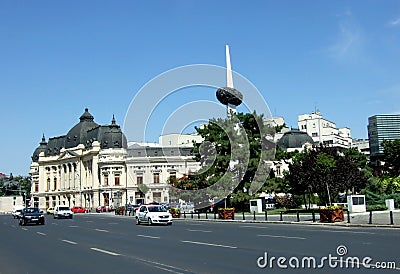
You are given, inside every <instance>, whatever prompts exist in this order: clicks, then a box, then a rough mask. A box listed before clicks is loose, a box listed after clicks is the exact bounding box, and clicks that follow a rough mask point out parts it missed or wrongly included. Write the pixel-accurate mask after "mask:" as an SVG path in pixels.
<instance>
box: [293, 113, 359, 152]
mask: <svg viewBox="0 0 400 274" xmlns="http://www.w3.org/2000/svg"><path fill="white" fill-rule="evenodd" d="M297 124H298V127H299V130H300V131H304V132H307V134H308V135H310V136H311V137H312V138H313V140H314V142H315V143H316V144H324V145H327V146H333V147H342V148H350V147H351V145H352V139H351V134H350V129H349V128H347V127H343V128H337V127H336V124H335V123H334V122H331V121H329V120H327V119H324V118H323V117H322V115H321V112H320V111H319V110H317V111H316V112H313V113H311V114H302V115H299V116H298V121H297Z"/></svg>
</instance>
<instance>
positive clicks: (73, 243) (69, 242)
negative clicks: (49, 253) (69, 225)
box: [61, 240, 78, 245]
mask: <svg viewBox="0 0 400 274" xmlns="http://www.w3.org/2000/svg"><path fill="white" fill-rule="evenodd" d="M61 241H63V242H65V243H68V244H72V245H77V244H78V243H76V242H73V241H68V240H61Z"/></svg>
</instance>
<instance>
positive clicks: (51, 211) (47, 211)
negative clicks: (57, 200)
mask: <svg viewBox="0 0 400 274" xmlns="http://www.w3.org/2000/svg"><path fill="white" fill-rule="evenodd" d="M46 213H47V214H49V215H53V214H54V207H49V208H48V209H47V210H46Z"/></svg>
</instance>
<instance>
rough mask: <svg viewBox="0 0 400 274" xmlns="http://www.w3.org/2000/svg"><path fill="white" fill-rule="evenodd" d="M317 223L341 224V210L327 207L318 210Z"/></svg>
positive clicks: (342, 217)
mask: <svg viewBox="0 0 400 274" xmlns="http://www.w3.org/2000/svg"><path fill="white" fill-rule="evenodd" d="M319 221H320V222H321V223H334V222H343V221H344V213H343V208H342V207H338V206H328V207H324V208H320V209H319Z"/></svg>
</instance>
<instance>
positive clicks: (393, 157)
mask: <svg viewBox="0 0 400 274" xmlns="http://www.w3.org/2000/svg"><path fill="white" fill-rule="evenodd" d="M383 151H384V155H385V156H384V161H385V171H386V172H387V173H388V174H389V175H390V176H392V177H397V176H399V175H400V139H397V140H394V141H383Z"/></svg>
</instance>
